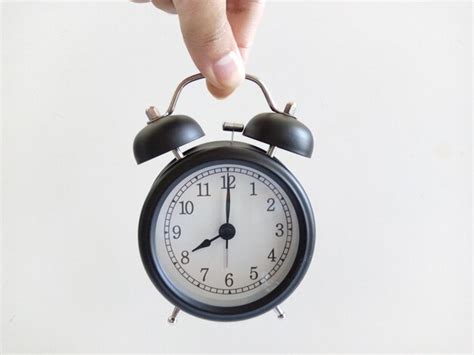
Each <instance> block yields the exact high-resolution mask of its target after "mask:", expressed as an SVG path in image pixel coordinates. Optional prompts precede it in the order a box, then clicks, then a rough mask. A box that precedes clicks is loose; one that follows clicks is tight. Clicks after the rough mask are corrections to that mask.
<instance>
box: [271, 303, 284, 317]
mask: <svg viewBox="0 0 474 355" xmlns="http://www.w3.org/2000/svg"><path fill="white" fill-rule="evenodd" d="M273 310H274V311H275V313H276V314H277V317H278V319H284V318H285V317H286V313H285V312H283V310H282V309H281V308H280V306H276V307H275V308H273Z"/></svg>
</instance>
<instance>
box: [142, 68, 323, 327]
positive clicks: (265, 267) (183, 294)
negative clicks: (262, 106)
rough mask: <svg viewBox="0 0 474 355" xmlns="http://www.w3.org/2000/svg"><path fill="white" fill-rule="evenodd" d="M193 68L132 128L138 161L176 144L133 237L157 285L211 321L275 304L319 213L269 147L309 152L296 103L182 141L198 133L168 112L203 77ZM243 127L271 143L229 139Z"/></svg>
mask: <svg viewBox="0 0 474 355" xmlns="http://www.w3.org/2000/svg"><path fill="white" fill-rule="evenodd" d="M202 78H203V76H202V75H201V74H196V75H193V76H190V77H188V78H186V79H185V80H183V81H182V82H181V83H180V84H179V85H178V87H177V89H176V91H175V93H174V96H173V98H172V100H171V103H170V105H169V107H168V110H167V111H166V113H165V114H163V115H160V114H159V112H158V111H157V110H156V109H155V108H154V107H150V108H149V109H147V111H146V113H147V116H148V118H149V122H148V124H147V126H146V127H145V128H143V129H142V130H141V131H140V132H139V133H138V134H137V136H136V137H135V141H134V143H133V151H134V155H135V159H136V161H137V163H138V164H141V163H143V162H145V161H147V160H150V159H152V158H155V157H157V156H159V155H161V154H165V153H167V152H172V153H173V154H174V159H173V160H172V161H171V162H170V163H169V164H168V165H167V166H166V167H165V168H164V169H163V171H161V173H160V174H159V175H158V177H157V178H156V180H155V181H154V183H153V185H152V186H151V190H150V192H149V194H148V196H147V198H146V200H145V203H144V205H143V209H142V212H141V216H140V222H139V229H138V239H139V248H140V255H141V258H142V261H143V265H144V266H145V269H146V271H147V273H148V276H149V277H150V279H151V281H152V282H153V284H154V285H155V286H156V288H157V289H158V290H159V291H160V292H161V293H162V294H163V296H164V297H166V298H167V299H168V300H169V301H170V302H171V303H172V304H173V305H174V306H175V307H174V310H173V312H172V314H171V316H170V317H169V318H168V321H169V322H170V323H174V322H175V319H176V316H177V314H178V312H179V311H180V310H183V311H185V312H187V313H189V314H191V315H194V316H197V317H201V318H205V319H208V320H216V321H236V320H242V319H247V318H251V317H255V316H258V315H260V314H262V313H264V312H267V311H268V310H271V309H274V310H275V311H276V312H277V315H278V318H284V313H283V312H282V310H281V309H280V307H279V305H280V303H281V302H282V301H283V300H285V299H286V298H287V297H288V296H289V295H290V294H291V293H292V292H293V291H294V290H295V288H296V287H297V286H298V284H299V283H300V281H301V280H302V279H303V277H304V275H305V273H306V271H307V269H308V266H309V264H310V261H311V257H312V255H313V250H314V245H315V222H314V216H313V211H312V208H311V204H310V201H309V199H308V197H307V195H306V193H305V191H304V190H303V187H302V186H301V185H300V183H299V182H298V181H297V179H296V178H295V177H294V176H293V174H292V173H291V172H290V171H289V170H288V169H287V168H286V167H285V166H284V165H283V164H282V163H281V162H280V161H279V160H278V159H276V158H275V156H274V153H275V148H281V149H285V150H287V151H290V152H293V153H296V154H299V155H302V156H305V157H311V154H312V151H313V137H312V134H311V132H310V130H309V129H308V128H307V127H306V126H305V125H304V124H303V123H301V122H300V121H298V120H297V119H296V117H295V116H294V107H295V106H294V104H292V103H289V104H287V105H286V107H285V109H284V110H283V111H280V110H278V109H276V108H275V105H274V104H273V101H272V99H271V97H270V94H269V92H268V90H267V89H266V87H265V86H264V84H263V83H262V82H261V81H259V80H258V79H257V78H256V77H254V76H252V75H246V79H247V80H250V81H252V82H254V83H256V84H257V85H258V86H259V87H260V89H261V90H262V92H263V94H264V96H265V98H266V100H267V103H268V105H269V106H270V109H271V112H267V113H261V114H259V115H257V116H255V117H254V118H252V119H251V120H250V121H249V122H248V123H247V125H246V126H245V127H244V125H243V124H237V123H224V124H223V129H224V130H225V131H231V132H232V133H231V134H232V139H231V140H223V141H216V142H208V143H204V144H200V145H198V146H195V147H193V148H191V149H189V150H187V151H185V152H181V151H180V147H181V146H183V145H185V144H187V143H190V142H192V141H194V140H196V139H198V138H200V137H202V136H204V132H203V130H202V129H201V127H200V126H199V124H198V123H197V122H196V121H195V120H194V119H192V118H191V117H189V116H185V115H176V114H173V111H174V108H175V106H176V102H177V100H178V97H179V94H180V93H181V90H182V89H183V88H184V87H185V86H186V85H187V84H189V83H191V82H193V81H196V80H199V79H202ZM234 132H242V134H243V135H244V136H246V137H250V138H252V139H255V140H257V141H260V142H264V143H266V144H269V148H268V150H262V149H260V148H258V147H256V146H253V145H250V144H247V143H243V142H238V141H235V140H234Z"/></svg>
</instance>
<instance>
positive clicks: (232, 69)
mask: <svg viewBox="0 0 474 355" xmlns="http://www.w3.org/2000/svg"><path fill="white" fill-rule="evenodd" d="M212 69H213V73H214V77H215V79H216V80H217V83H218V84H220V86H222V87H229V86H237V85H238V84H239V82H240V81H242V79H243V78H244V63H243V62H242V58H241V57H240V54H237V53H235V52H234V51H231V52H229V53H227V54H226V55H224V56H223V57H222V58H220V59H219V60H218V61H217V62H215V63H214V65H213V68H212Z"/></svg>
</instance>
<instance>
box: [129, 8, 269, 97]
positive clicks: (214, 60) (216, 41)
mask: <svg viewBox="0 0 474 355" xmlns="http://www.w3.org/2000/svg"><path fill="white" fill-rule="evenodd" d="M133 1H135V2H149V0H148V1H147V0H133ZM151 2H152V3H153V4H154V5H155V6H156V7H157V8H159V9H161V10H163V11H166V12H168V13H177V14H178V17H179V22H180V26H181V32H182V34H183V38H184V42H185V44H186V47H187V48H188V51H189V54H190V55H191V58H192V59H193V61H194V63H195V64H196V66H197V68H198V69H199V71H200V72H201V73H202V74H203V75H204V76H205V77H206V82H207V87H208V89H209V91H210V92H211V94H212V95H214V96H215V97H217V98H224V97H227V96H229V95H230V94H231V93H232V92H233V91H234V90H235V89H236V88H237V86H238V85H239V84H240V83H241V82H242V80H243V79H244V77H245V62H246V60H247V58H248V55H249V52H250V48H251V46H252V42H253V39H254V36H255V32H256V30H257V27H258V24H259V22H260V18H261V16H262V13H263V8H264V0H227V1H226V0H151Z"/></svg>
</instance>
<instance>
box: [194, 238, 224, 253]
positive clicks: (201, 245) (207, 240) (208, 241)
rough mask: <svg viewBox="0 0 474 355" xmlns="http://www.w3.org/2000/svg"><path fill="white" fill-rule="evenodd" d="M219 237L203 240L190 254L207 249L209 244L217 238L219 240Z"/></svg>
mask: <svg viewBox="0 0 474 355" xmlns="http://www.w3.org/2000/svg"><path fill="white" fill-rule="evenodd" d="M219 237H220V235H218V236H216V237H214V238H212V239H204V240H203V241H202V242H201V244H199V245H198V246H197V247H196V248H194V249H193V250H191V252H194V251H196V250H199V249H202V248H207V247H208V246H210V245H211V243H212V242H213V241H214V240H216V239H217V238H219Z"/></svg>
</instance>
